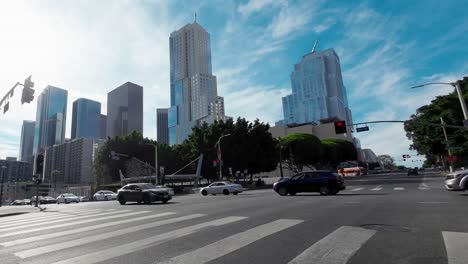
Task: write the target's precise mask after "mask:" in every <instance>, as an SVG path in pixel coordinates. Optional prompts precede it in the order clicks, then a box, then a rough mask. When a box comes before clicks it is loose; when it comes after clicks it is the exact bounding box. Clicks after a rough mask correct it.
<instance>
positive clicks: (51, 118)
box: [33, 85, 68, 153]
mask: <svg viewBox="0 0 468 264" xmlns="http://www.w3.org/2000/svg"><path fill="white" fill-rule="evenodd" d="M67 100H68V91H66V90H64V89H61V88H57V87H54V86H51V85H48V86H47V87H46V88H45V89H44V90H43V91H42V93H41V94H40V95H39V97H38V99H37V111H36V124H35V127H34V148H33V152H34V153H41V152H44V151H45V148H46V147H48V146H52V145H54V144H61V143H63V142H64V140H65V125H66V118H67Z"/></svg>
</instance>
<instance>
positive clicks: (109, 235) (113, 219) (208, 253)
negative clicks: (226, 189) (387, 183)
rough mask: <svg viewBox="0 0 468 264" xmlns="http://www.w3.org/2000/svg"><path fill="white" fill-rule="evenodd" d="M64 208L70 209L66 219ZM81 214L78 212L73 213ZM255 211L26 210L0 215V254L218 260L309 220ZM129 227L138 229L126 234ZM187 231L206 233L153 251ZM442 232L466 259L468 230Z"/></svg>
mask: <svg viewBox="0 0 468 264" xmlns="http://www.w3.org/2000/svg"><path fill="white" fill-rule="evenodd" d="M90 212H93V214H92V215H93V217H92V218H88V217H85V216H89V215H88V214H87V213H90ZM64 216H68V219H67V218H64ZM78 217H81V218H79V220H77V221H75V219H76V218H78ZM253 218H254V217H249V216H242V215H223V216H221V215H209V214H203V213H188V214H181V213H178V212H172V211H170V212H154V211H138V210H130V209H125V210H117V209H114V210H99V209H96V210H81V211H79V210H77V211H74V212H73V214H71V213H69V212H54V213H48V214H46V213H31V214H29V217H26V216H18V217H11V218H10V219H6V220H2V221H0V259H3V256H2V255H3V254H9V255H11V256H12V257H13V258H15V262H12V263H23V262H24V263H54V264H77V263H87V264H92V263H100V262H108V261H111V260H112V261H114V260H116V259H119V258H125V257H127V256H128V255H130V254H135V253H138V252H142V251H143V250H146V249H149V248H151V249H152V251H151V252H154V254H155V256H156V257H158V258H159V257H161V258H162V259H158V260H157V263H166V264H179V263H208V262H210V263H211V262H212V261H216V262H222V261H220V259H222V258H223V257H225V256H227V255H228V254H231V253H233V252H236V251H238V250H241V249H244V248H249V247H251V246H252V245H253V244H254V243H264V242H265V241H266V240H267V239H269V238H271V237H272V236H274V235H279V234H281V235H284V236H288V232H290V230H291V229H292V228H293V227H298V228H301V226H302V225H306V224H307V219H297V218H294V217H290V218H289V217H288V218H281V217H279V218H277V219H265V220H262V221H257V220H256V219H253ZM37 219H41V222H42V223H45V225H44V226H42V227H43V229H40V228H38V226H33V225H34V223H36V221H37ZM44 219H45V220H44ZM253 220H255V221H253ZM16 221H21V222H22V223H23V224H24V226H23V227H22V228H21V227H20V226H14V227H8V224H12V223H15V222H16ZM47 221H48V222H47ZM5 224H7V225H5ZM28 226H33V227H32V228H29V227H28ZM25 227H26V228H25ZM158 228H159V229H158ZM215 228H217V229H216V232H217V233H220V234H222V235H221V236H220V238H213V239H206V236H205V234H206V233H205V232H210V231H211V230H213V229H215ZM44 230H45V231H44ZM132 234H140V235H138V236H134V237H133V238H132V239H125V238H126V237H127V236H129V235H132ZM378 235H379V231H376V230H372V229H367V228H363V227H358V226H336V227H333V228H332V229H331V230H330V232H329V233H328V234H325V235H324V236H322V237H318V238H314V239H310V240H308V237H305V238H303V239H305V241H306V243H305V244H304V248H303V249H301V250H300V251H299V252H297V253H295V254H294V256H289V258H288V260H287V261H285V262H284V263H289V264H305V263H316V264H322V263H323V264H325V263H329V264H334V263H347V262H348V261H349V260H350V259H352V257H353V256H354V255H355V254H356V252H358V251H359V250H362V248H363V246H364V245H365V244H366V243H368V242H369V240H371V239H372V238H373V237H374V236H378ZM188 236H190V237H192V238H193V237H196V236H200V237H204V241H206V242H204V243H201V244H197V245H196V246H195V247H193V246H192V247H188V248H186V249H184V246H183V243H181V246H178V251H176V252H175V253H172V254H168V255H167V257H165V255H161V256H159V255H156V254H157V252H158V250H157V249H158V247H160V246H163V244H164V243H168V242H173V241H183V239H184V238H186V237H188ZM441 237H442V238H443V243H444V245H445V247H446V251H447V261H448V263H449V264H457V263H465V262H463V261H466V259H468V254H467V253H466V250H464V249H466V248H467V247H468V233H460V232H451V231H442V232H441ZM110 241H111V242H110ZM112 241H113V242H112ZM116 241H118V242H116ZM90 245H91V246H90ZM94 245H98V246H94ZM153 249H154V250H153ZM145 252H146V251H145ZM274 253H276V252H271V254H274ZM278 253H281V251H278ZM246 258H248V256H246ZM5 259H7V258H5ZM8 259H11V258H8ZM112 261H111V262H112ZM121 263H124V262H121ZM145 263H146V262H145ZM153 263H156V260H154V261H153Z"/></svg>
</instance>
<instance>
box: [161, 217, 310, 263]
mask: <svg viewBox="0 0 468 264" xmlns="http://www.w3.org/2000/svg"><path fill="white" fill-rule="evenodd" d="M302 222H304V221H303V220H293V219H279V220H276V221H273V222H270V223H267V224H264V225H260V226H257V227H254V228H251V229H249V230H246V231H244V232H241V233H238V234H235V235H232V236H230V237H226V238H224V239H221V240H219V241H216V242H214V243H212V244H209V245H207V246H204V247H202V248H199V249H197V250H194V251H192V252H188V253H186V254H183V255H180V256H177V257H175V258H172V259H169V260H167V261H163V262H159V263H162V264H178V263H181V264H184V263H200V264H201V263H206V262H209V261H212V260H214V259H217V258H220V257H222V256H224V255H226V254H229V253H231V252H234V251H236V250H238V249H240V248H243V247H245V246H247V245H249V244H251V243H253V242H255V241H257V240H260V239H262V238H264V237H267V236H269V235H272V234H275V233H277V232H279V231H282V230H284V229H286V228H289V227H291V226H294V225H297V224H300V223H302Z"/></svg>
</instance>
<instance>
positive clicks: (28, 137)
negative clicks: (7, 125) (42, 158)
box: [19, 120, 35, 163]
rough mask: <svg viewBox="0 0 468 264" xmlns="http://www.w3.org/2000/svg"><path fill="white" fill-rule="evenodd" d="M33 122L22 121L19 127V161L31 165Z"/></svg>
mask: <svg viewBox="0 0 468 264" xmlns="http://www.w3.org/2000/svg"><path fill="white" fill-rule="evenodd" d="M34 126H35V122H34V121H28V120H23V126H22V127H21V141H20V151H19V160H20V161H26V162H30V163H32V160H33V159H32V155H33V145H34Z"/></svg>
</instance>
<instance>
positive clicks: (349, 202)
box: [345, 201, 361, 204]
mask: <svg viewBox="0 0 468 264" xmlns="http://www.w3.org/2000/svg"><path fill="white" fill-rule="evenodd" d="M345 203H347V204H358V203H361V202H351V201H348V202H345Z"/></svg>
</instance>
